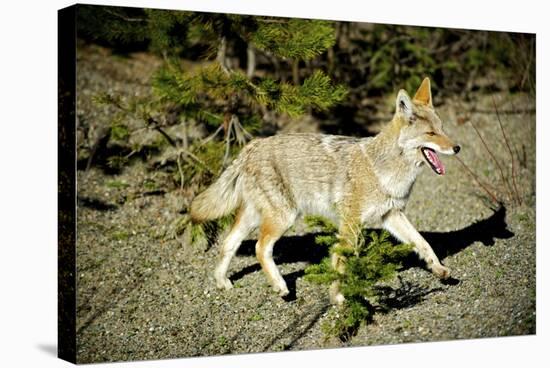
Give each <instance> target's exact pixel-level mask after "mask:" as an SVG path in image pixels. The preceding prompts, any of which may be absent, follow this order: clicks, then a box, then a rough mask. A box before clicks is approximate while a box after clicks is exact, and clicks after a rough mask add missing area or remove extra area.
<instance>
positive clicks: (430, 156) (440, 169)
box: [422, 147, 445, 175]
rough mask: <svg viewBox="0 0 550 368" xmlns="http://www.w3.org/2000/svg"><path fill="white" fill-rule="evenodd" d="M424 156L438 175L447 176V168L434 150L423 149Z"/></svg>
mask: <svg viewBox="0 0 550 368" xmlns="http://www.w3.org/2000/svg"><path fill="white" fill-rule="evenodd" d="M422 154H424V157H425V158H426V161H428V164H430V167H431V168H432V170H433V171H434V172H435V173H436V174H438V175H443V174H445V166H443V163H442V162H441V160H440V159H439V157H438V156H437V153H435V151H434V150H433V149H431V148H427V147H422Z"/></svg>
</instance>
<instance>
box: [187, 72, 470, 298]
mask: <svg viewBox="0 0 550 368" xmlns="http://www.w3.org/2000/svg"><path fill="white" fill-rule="evenodd" d="M459 151H460V146H458V145H457V144H455V143H454V142H453V141H451V139H450V138H449V137H448V136H447V135H446V134H445V132H444V131H443V127H442V122H441V120H440V118H439V116H438V115H437V114H436V112H435V110H434V107H433V105H432V95H431V88H430V81H429V79H427V78H426V79H424V81H423V82H422V84H421V85H420V87H419V88H418V90H417V92H416V94H415V95H414V97H413V98H412V99H411V98H410V97H409V95H408V94H407V92H405V91H404V90H401V91H399V93H398V95H397V99H396V109H395V115H394V117H393V119H392V121H391V122H390V123H389V124H388V125H387V126H386V127H385V128H384V129H383V130H382V131H381V132H380V134H378V135H377V136H376V137H370V138H352V137H343V136H333V135H323V134H288V135H276V136H272V137H268V138H261V139H255V140H253V141H251V142H250V143H249V144H248V145H247V146H246V147H245V148H243V150H242V151H241V153H240V154H239V156H238V157H237V158H236V159H235V160H234V161H233V163H232V164H231V165H230V166H229V167H228V168H227V169H226V170H225V171H224V172H223V173H222V175H221V176H220V177H219V178H218V180H217V181H216V182H215V183H214V184H212V186H211V187H209V188H208V189H206V190H205V191H204V192H203V193H201V194H199V195H198V196H197V197H196V198H195V200H194V201H193V203H192V204H191V211H190V212H191V217H192V218H193V220H194V221H204V220H208V219H214V218H217V217H221V216H223V215H225V214H228V213H230V212H232V211H236V218H235V223H234V224H233V227H232V229H231V231H230V232H229V234H228V235H227V236H226V238H225V239H224V240H223V242H222V248H221V260H220V262H219V263H218V265H217V267H216V270H215V272H214V278H215V279H216V283H217V285H218V286H219V287H220V288H225V289H229V288H231V287H232V285H231V281H230V280H229V279H228V278H227V270H228V268H229V262H230V261H231V258H232V257H233V256H234V254H235V253H236V251H237V249H238V248H239V246H240V244H241V242H242V241H243V239H244V238H245V237H247V236H248V234H250V233H251V232H252V231H253V230H254V229H257V228H259V234H258V242H257V243H256V255H257V257H258V260H259V262H260V264H261V266H262V269H263V270H264V271H265V274H266V275H267V277H268V280H269V282H270V283H271V285H272V286H273V288H274V290H275V291H276V292H277V293H278V294H279V295H281V296H284V295H286V294H288V288H287V286H286V283H285V280H284V279H283V277H282V276H281V274H280V272H279V270H278V269H277V266H276V265H275V263H274V262H273V257H272V253H273V246H274V245H275V242H276V241H277V240H278V239H279V238H280V237H281V236H282V235H283V234H284V233H285V232H286V231H287V230H288V229H289V228H290V227H291V226H292V225H293V223H294V221H295V220H296V218H297V217H298V216H300V215H302V214H316V215H321V216H325V217H328V218H330V219H331V220H333V221H334V222H335V223H336V224H337V225H338V227H339V239H351V238H353V234H352V232H353V229H357V228H358V227H362V226H367V225H368V226H381V227H383V228H385V229H387V230H388V231H389V232H390V233H392V234H393V235H394V236H395V237H396V238H397V239H399V240H400V241H402V242H404V243H409V244H414V247H415V248H414V249H415V251H416V253H417V254H418V255H419V256H420V258H422V259H423V260H424V261H425V262H426V265H427V267H428V268H429V269H430V270H431V271H432V272H433V273H434V274H435V275H437V276H438V277H440V278H447V277H449V276H450V270H449V269H448V268H446V267H445V266H443V265H442V264H441V263H440V261H439V259H438V258H437V256H436V255H435V253H434V252H433V250H432V248H431V247H430V245H429V244H428V243H427V242H426V240H425V239H424V238H423V237H422V235H420V234H419V233H418V231H416V229H415V228H414V226H413V225H412V224H411V223H410V222H409V220H408V219H407V218H406V216H405V214H404V213H403V210H404V208H405V205H406V203H407V200H408V198H409V195H410V191H411V188H412V186H413V184H414V182H415V180H416V177H417V175H418V174H419V173H420V171H421V170H422V167H423V166H424V165H425V164H427V165H428V166H429V167H430V168H431V169H432V170H433V171H434V172H435V173H436V174H438V175H443V174H445V166H444V165H443V162H442V161H441V159H440V157H439V155H440V154H443V155H453V154H456V153H458V152H459ZM349 246H350V244H349V242H343V241H341V242H340V243H339V244H337V245H336V246H335V247H336V248H338V247H341V248H342V247H343V248H346V247H349ZM341 253H342V252H334V253H333V254H332V267H334V268H335V269H336V270H337V271H338V272H345V267H344V265H345V258H344V257H343V256H341ZM331 294H332V295H331V298H332V300H333V301H334V302H336V303H341V302H342V301H343V300H344V297H343V296H342V294H340V292H339V291H338V285H337V284H335V285H333V287H331Z"/></svg>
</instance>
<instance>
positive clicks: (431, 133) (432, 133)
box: [426, 132, 435, 136]
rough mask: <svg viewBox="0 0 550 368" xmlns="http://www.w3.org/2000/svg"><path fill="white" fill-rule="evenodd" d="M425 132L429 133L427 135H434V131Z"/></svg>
mask: <svg viewBox="0 0 550 368" xmlns="http://www.w3.org/2000/svg"><path fill="white" fill-rule="evenodd" d="M426 134H427V135H429V136H434V135H435V132H428V133H426Z"/></svg>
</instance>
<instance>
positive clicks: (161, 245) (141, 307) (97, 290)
mask: <svg viewBox="0 0 550 368" xmlns="http://www.w3.org/2000/svg"><path fill="white" fill-rule="evenodd" d="M158 65H159V61H158V60H157V59H155V58H153V57H151V56H149V55H147V54H133V55H130V56H129V57H121V56H114V55H112V54H111V53H110V52H109V51H108V50H105V49H101V48H98V47H95V46H84V45H81V46H80V52H79V55H78V117H79V123H80V124H84V123H86V124H93V125H95V126H96V127H97V126H101V125H108V124H109V123H110V119H112V114H113V113H114V112H113V111H112V110H111V109H108V108H104V107H98V106H97V105H96V104H94V103H93V102H92V97H93V96H94V95H95V94H97V93H98V92H100V91H105V90H109V91H113V92H119V93H133V94H138V95H139V94H143V95H146V94H147V93H148V79H149V78H150V75H151V72H152V71H154V69H155V68H156V67H157V66H158ZM473 97H474V98H473V99H471V100H470V101H469V102H463V101H465V100H464V99H462V98H459V97H456V98H452V99H448V100H446V101H442V102H443V104H442V105H441V106H438V107H437V110H438V112H439V114H440V116H441V117H442V120H443V121H444V128H445V130H446V132H447V133H448V134H449V136H451V137H453V138H454V139H455V140H456V141H457V142H458V143H459V144H460V145H461V146H462V151H461V153H460V158H461V159H462V161H463V162H465V163H467V165H468V166H469V168H470V169H471V170H472V171H473V172H475V173H476V174H477V175H478V176H479V177H480V178H481V179H482V180H483V181H484V182H489V183H492V185H493V186H498V183H499V182H500V171H499V169H498V167H497V166H496V165H495V163H494V161H493V160H492V158H491V156H490V155H489V154H488V153H487V151H486V150H485V148H484V147H483V144H482V142H481V141H480V139H479V137H478V136H477V134H476V132H475V130H474V129H472V126H471V125H470V122H473V123H474V124H475V126H476V127H477V128H478V129H479V131H480V133H481V134H482V135H483V136H484V137H485V138H486V141H487V144H488V145H489V146H490V148H491V151H492V152H493V153H494V155H495V157H496V158H497V160H498V161H499V162H500V164H501V165H502V167H503V168H505V169H507V170H509V168H510V165H511V160H510V154H509V151H508V149H507V146H506V144H505V142H504V140H503V139H502V138H501V137H502V133H501V131H500V128H499V125H498V121H497V116H496V114H494V109H493V107H492V106H493V105H492V99H493V97H494V98H495V101H496V103H497V105H498V106H499V111H501V116H500V118H501V121H502V124H503V127H504V129H505V131H506V132H507V134H508V137H509V139H510V141H511V142H512V144H513V147H514V149H516V150H517V152H519V157H520V158H521V160H519V161H518V160H516V161H515V171H516V172H517V178H516V181H517V183H516V186H517V187H518V191H519V192H521V199H522V204H515V203H513V202H512V201H507V202H506V205H505V206H504V207H502V208H500V209H491V208H490V207H491V206H490V205H489V204H490V201H489V200H488V197H487V195H486V194H485V193H484V192H483V191H482V190H481V189H480V188H479V187H478V186H477V185H476V183H475V181H474V180H473V179H472V178H471V177H470V176H469V175H468V173H467V171H466V170H465V169H464V168H463V167H462V165H461V164H460V163H459V162H458V161H457V160H456V159H454V158H445V159H444V162H445V164H446V168H447V174H446V175H444V176H441V177H440V176H436V175H435V174H433V173H432V172H431V171H428V170H425V172H424V173H423V175H421V177H420V178H419V180H418V181H417V183H416V185H415V188H414V191H413V194H412V198H411V200H410V202H409V205H408V208H407V215H408V216H409V218H410V220H411V221H412V222H413V223H414V224H415V225H416V227H417V229H419V230H420V231H421V232H422V233H423V235H424V236H425V237H426V238H427V240H428V241H429V242H430V243H431V244H432V245H433V247H434V250H435V251H436V253H437V254H438V255H439V257H440V258H441V259H442V261H443V263H444V264H445V265H446V266H448V267H450V268H451V270H452V275H453V278H454V280H453V282H449V283H442V282H440V281H438V280H437V279H436V278H435V277H434V276H432V275H431V274H430V273H429V272H427V271H426V270H425V269H424V268H423V267H422V264H421V263H420V262H417V261H415V260H414V259H413V260H409V261H408V262H407V263H406V267H405V269H404V270H403V271H401V272H400V273H399V280H395V282H394V283H392V287H393V289H394V291H393V292H392V293H390V294H389V295H388V304H389V305H390V306H391V308H390V310H389V311H387V312H384V313H382V312H379V313H376V314H375V315H374V318H373V321H372V322H371V323H369V324H365V325H363V326H362V327H361V328H360V329H359V331H358V333H357V335H355V336H354V337H352V338H351V339H350V340H349V341H348V342H346V343H343V342H341V341H340V340H339V339H337V338H330V337H327V336H325V334H324V333H323V331H322V328H321V326H322V325H323V323H324V321H326V320H327V319H328V318H330V316H331V315H333V314H334V313H336V312H337V311H335V310H334V307H332V306H331V305H330V304H329V301H328V298H327V290H326V288H325V287H324V286H319V285H316V284H312V283H310V282H307V281H305V280H304V279H303V275H304V268H305V267H306V266H307V265H308V264H311V263H314V262H318V261H319V260H320V259H321V258H322V257H323V256H324V255H325V254H323V250H322V249H320V248H319V247H318V246H316V245H315V244H314V243H313V237H312V236H311V235H310V234H307V233H305V232H304V231H303V230H302V229H303V227H301V226H297V227H296V228H297V229H298V230H296V231H295V232H292V233H288V234H287V236H286V237H285V238H283V239H282V240H281V241H280V242H279V243H278V245H277V246H276V247H275V254H274V256H275V260H276V263H277V264H278V265H280V269H281V271H282V274H283V276H284V277H285V279H286V281H287V284H288V285H289V287H290V289H291V293H292V295H291V298H288V299H287V300H283V299H281V298H280V297H278V296H277V295H275V294H274V293H273V292H272V291H271V289H270V287H269V286H268V284H267V281H266V278H265V276H264V275H263V274H262V271H261V270H260V267H259V265H258V264H257V261H256V258H255V256H254V252H253V249H254V241H253V240H252V239H251V240H248V241H246V242H245V243H244V244H243V246H242V247H241V249H240V250H239V253H238V255H237V257H235V259H234V260H233V262H232V264H231V267H230V273H231V279H232V280H233V282H234V284H235V288H233V289H232V290H230V291H219V290H217V289H216V288H215V284H214V282H213V279H212V277H211V275H212V269H213V266H214V264H215V262H216V258H217V253H218V249H217V246H215V245H214V246H212V247H204V246H193V245H191V244H189V243H188V242H187V241H186V240H185V237H183V238H177V239H170V238H167V237H166V236H165V234H166V232H167V230H169V227H170V224H172V223H173V222H174V220H176V219H177V218H178V216H180V214H179V211H180V210H181V209H182V208H183V207H184V206H185V205H186V204H187V203H188V201H189V198H188V195H187V192H186V191H185V188H184V189H183V190H180V189H177V188H173V187H171V186H169V185H164V183H165V182H166V179H165V178H164V177H163V176H162V174H161V173H158V172H155V171H152V170H150V169H149V168H148V166H146V165H145V164H144V163H141V162H139V161H138V162H135V163H133V164H132V165H130V166H127V167H125V168H124V169H123V170H122V172H120V173H117V174H107V173H105V171H104V170H101V169H100V168H98V167H95V166H94V165H92V166H91V168H90V169H89V170H88V171H84V170H78V197H79V198H78V243H77V270H78V273H77V281H78V283H77V290H78V298H77V353H78V362H80V363H90V362H101V361H120V360H144V359H162V358H176V357H186V356H202V355H217V354H238V353H247V352H264V351H280V350H302V349H314V348H328V347H343V346H356V345H378V344H395V343H403V342H420V341H439V340H452V339H469V338H481V337H494V336H511V335H523V334H533V333H535V328H536V324H535V321H536V311H535V279H536V278H535V247H536V246H535V115H534V113H533V109H534V100H532V99H529V98H528V97H527V96H525V95H521V94H516V95H503V94H495V95H494V96H488V95H481V94H479V95H475V94H474V95H473ZM388 115H391V110H388ZM293 129H294V130H307V131H311V130H315V129H316V128H315V125H313V128H312V125H311V124H302V126H300V125H296V124H295V125H294V126H293ZM86 134H91V133H89V132H88V133H81V134H80V136H79V138H80V139H81V140H82V139H86ZM508 176H509V174H508ZM151 182H153V183H155V185H154V187H155V188H150V187H151V185H150V183H151ZM148 183H149V184H148ZM493 190H494V191H495V192H497V193H502V192H503V189H498V188H496V189H493Z"/></svg>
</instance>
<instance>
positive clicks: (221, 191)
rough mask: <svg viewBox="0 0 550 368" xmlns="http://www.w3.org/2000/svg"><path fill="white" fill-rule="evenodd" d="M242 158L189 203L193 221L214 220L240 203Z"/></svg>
mask: <svg viewBox="0 0 550 368" xmlns="http://www.w3.org/2000/svg"><path fill="white" fill-rule="evenodd" d="M242 161H243V160H242V158H241V157H238V158H237V159H236V160H235V161H234V162H233V163H232V164H231V165H230V166H229V167H228V168H227V169H225V170H224V172H223V173H222V174H221V175H220V177H219V178H218V179H217V180H216V181H215V182H214V184H212V185H210V186H209V187H208V188H207V189H206V190H205V191H204V192H202V193H200V194H199V195H197V196H196V197H195V199H193V202H192V203H191V211H190V214H191V220H192V221H193V222H195V223H197V222H204V221H207V220H214V219H217V218H220V217H222V216H225V215H227V214H229V213H231V212H232V211H233V210H235V209H236V208H237V207H238V206H239V204H240V203H241V190H240V180H239V176H240V174H241V166H242Z"/></svg>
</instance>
